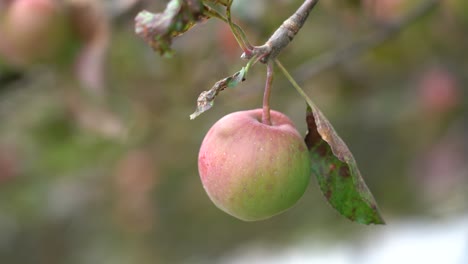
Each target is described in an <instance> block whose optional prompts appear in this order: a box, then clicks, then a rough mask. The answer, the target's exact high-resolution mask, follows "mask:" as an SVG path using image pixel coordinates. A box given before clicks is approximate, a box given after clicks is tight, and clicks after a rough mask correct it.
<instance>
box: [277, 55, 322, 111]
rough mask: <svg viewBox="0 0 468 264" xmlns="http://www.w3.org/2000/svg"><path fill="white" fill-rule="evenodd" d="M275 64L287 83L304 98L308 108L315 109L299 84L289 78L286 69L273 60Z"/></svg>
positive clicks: (289, 75)
mask: <svg viewBox="0 0 468 264" xmlns="http://www.w3.org/2000/svg"><path fill="white" fill-rule="evenodd" d="M275 63H276V65H278V67H279V68H280V70H281V71H282V72H283V74H284V76H285V77H286V79H288V81H289V82H290V83H291V84H292V86H294V88H296V91H297V92H298V93H299V94H300V95H301V96H302V98H304V100H306V102H307V103H308V104H309V105H310V106H313V107H315V104H314V102H312V100H311V99H310V98H309V96H307V94H306V93H305V92H304V90H303V89H302V88H301V86H299V84H298V83H297V82H296V80H294V78H293V77H292V76H291V74H289V72H288V70H286V68H285V67H284V66H283V64H281V62H280V61H279V60H278V59H275Z"/></svg>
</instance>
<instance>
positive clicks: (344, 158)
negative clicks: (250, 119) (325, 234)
mask: <svg viewBox="0 0 468 264" xmlns="http://www.w3.org/2000/svg"><path fill="white" fill-rule="evenodd" d="M307 101H308V102H309V103H308V105H309V106H308V108H307V118H306V121H307V127H308V132H307V135H306V137H305V141H306V144H307V147H308V148H309V152H310V155H311V158H312V172H313V174H315V176H316V177H317V180H318V183H319V185H320V189H321V190H322V192H323V194H324V196H325V198H326V199H327V200H328V202H329V203H330V205H331V206H333V207H334V208H335V209H336V210H337V211H338V212H339V213H340V214H342V215H343V216H345V217H347V218H348V219H350V220H352V221H355V222H358V223H361V224H385V222H384V220H383V218H382V216H381V215H380V212H379V209H378V208H377V203H376V202H375V199H374V197H373V196H372V193H371V192H370V191H369V189H368V188H367V186H366V184H365V182H364V180H363V178H362V176H361V173H360V172H359V169H358V167H357V164H356V160H355V159H354V157H353V155H352V154H351V152H350V151H349V149H348V147H347V146H346V144H345V143H344V142H343V140H342V139H341V138H340V137H339V136H338V134H337V133H336V131H335V129H334V128H333V126H332V125H331V124H330V122H329V121H328V120H327V118H326V117H325V116H324V115H323V114H322V112H321V111H320V110H319V109H318V108H317V107H316V106H315V105H314V104H313V103H312V102H311V101H310V100H307Z"/></svg>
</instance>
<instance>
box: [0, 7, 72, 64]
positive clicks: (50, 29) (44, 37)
mask: <svg viewBox="0 0 468 264" xmlns="http://www.w3.org/2000/svg"><path fill="white" fill-rule="evenodd" d="M67 22H68V20H67V18H66V12H65V10H64V6H63V3H61V1H58V0H15V1H12V2H11V3H10V4H9V6H8V7H7V8H6V10H5V12H3V14H2V17H1V18H0V34H1V35H2V38H1V42H2V43H1V45H0V47H1V49H0V52H1V53H2V57H4V59H5V60H6V61H7V62H8V63H10V64H12V65H14V66H17V67H24V66H29V65H32V64H37V63H44V62H48V61H50V60H55V59H56V56H58V55H60V54H61V53H62V52H63V50H64V47H65V42H66V40H67V36H68V30H69V24H68V23H67Z"/></svg>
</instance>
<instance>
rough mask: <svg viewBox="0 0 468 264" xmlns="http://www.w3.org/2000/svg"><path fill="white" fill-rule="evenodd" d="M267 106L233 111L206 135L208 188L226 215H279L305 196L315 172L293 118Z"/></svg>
mask: <svg viewBox="0 0 468 264" xmlns="http://www.w3.org/2000/svg"><path fill="white" fill-rule="evenodd" d="M262 111H263V110H262V109H254V110H248V111H240V112H235V113H231V114H229V115H227V116H225V117H223V118H221V119H220V120H219V121H218V122H216V123H215V124H214V125H213V126H212V127H211V128H210V130H209V131H208V133H207V134H206V136H205V138H204V140H203V143H202V144H201V148H200V152H199V156H198V170H199V173H200V178H201V181H202V184H203V187H204V189H205V191H206V192H207V194H208V196H209V198H210V199H211V200H212V201H213V203H214V204H215V205H216V206H217V207H218V208H220V209H221V210H223V211H225V212H226V213H228V214H230V215H232V216H234V217H236V218H239V219H241V220H244V221H257V220H263V219H267V218H270V217H272V216H274V215H277V214H279V213H281V212H283V211H285V210H287V209H288V208H290V207H291V206H293V205H294V204H295V203H296V202H297V201H298V200H299V198H301V196H302V195H303V194H304V192H305V190H306V188H307V185H308V183H309V179H310V175H311V161H310V157H309V152H308V150H307V146H306V145H305V143H304V140H303V138H302V137H301V135H300V134H299V132H298V131H297V129H296V128H295V126H294V124H293V123H292V121H291V120H290V119H289V118H288V117H287V116H286V115H284V114H282V113H280V112H277V111H273V110H271V111H270V115H271V125H268V124H264V123H262V121H261V120H262Z"/></svg>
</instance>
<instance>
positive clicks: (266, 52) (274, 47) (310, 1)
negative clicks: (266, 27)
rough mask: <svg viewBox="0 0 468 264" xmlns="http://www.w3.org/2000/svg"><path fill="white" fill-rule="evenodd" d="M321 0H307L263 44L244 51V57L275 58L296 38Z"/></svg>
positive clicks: (266, 59)
mask: <svg viewBox="0 0 468 264" xmlns="http://www.w3.org/2000/svg"><path fill="white" fill-rule="evenodd" d="M318 1H319V0H305V1H304V3H303V4H302V5H301V6H300V7H299V8H298V9H297V11H296V12H295V13H294V14H293V15H292V16H290V17H289V18H288V19H286V20H285V21H284V22H283V24H282V25H281V26H280V27H279V28H278V29H277V30H276V31H275V32H274V33H273V35H271V37H270V38H269V39H268V41H267V42H266V43H265V44H263V45H262V46H255V47H254V48H253V50H252V51H251V52H250V54H249V53H244V54H243V55H242V58H245V59H250V58H251V57H253V56H257V57H261V60H260V61H261V62H263V63H267V62H268V60H270V59H271V60H272V59H275V58H276V56H278V55H279V54H280V53H281V51H282V50H283V49H284V48H285V47H286V46H287V45H288V44H289V43H290V42H291V41H292V40H293V39H294V37H295V36H296V34H297V33H298V32H299V30H300V29H301V28H302V26H303V25H304V23H305V21H306V20H307V17H308V16H309V13H310V11H311V10H312V9H313V8H314V7H315V5H316V4H317V3H318Z"/></svg>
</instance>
